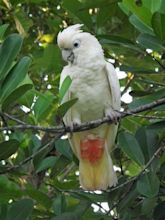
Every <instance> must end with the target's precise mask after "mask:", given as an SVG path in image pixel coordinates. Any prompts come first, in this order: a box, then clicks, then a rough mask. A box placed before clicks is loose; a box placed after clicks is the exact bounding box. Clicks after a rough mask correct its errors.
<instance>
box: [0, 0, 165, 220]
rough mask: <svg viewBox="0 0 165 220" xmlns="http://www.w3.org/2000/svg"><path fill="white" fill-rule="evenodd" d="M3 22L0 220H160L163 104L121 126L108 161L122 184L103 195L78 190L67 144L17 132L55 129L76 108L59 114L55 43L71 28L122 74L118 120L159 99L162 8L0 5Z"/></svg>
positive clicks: (164, 48)
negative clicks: (90, 39)
mask: <svg viewBox="0 0 165 220" xmlns="http://www.w3.org/2000/svg"><path fill="white" fill-rule="evenodd" d="M0 18H1V19H0V24H1V26H0V43H1V46H0V124H1V127H0V129H1V132H0V174H1V175H0V219H1V220H11V219H12V220H13V219H15V220H26V219H34V220H39V219H43V220H46V219H48V220H49V219H51V220H63V219H65V220H66V219H67V220H73V219H75V220H76V219H83V220H88V219H89V220H92V219H93V220H97V219H98V220H103V219H105V220H106V219H121V220H132V219H134V220H143V219H145V220H152V219H154V220H163V219H164V218H165V215H164V209H165V181H164V178H165V164H164V162H165V154H164V153H163V150H164V145H165V140H164V138H165V105H161V106H158V107H156V108H154V109H150V110H147V111H143V112H141V113H140V115H139V114H137V115H130V116H127V117H125V118H123V119H122V120H121V122H120V127H119V131H118V137H117V140H116V147H115V149H114V150H113V152H112V154H113V160H114V164H115V166H116V169H117V175H118V180H119V183H118V185H117V187H115V188H111V189H109V190H107V191H105V192H93V193H92V192H85V191H83V190H82V189H81V188H80V187H79V181H78V173H77V170H78V161H77V159H76V158H75V156H74V155H73V153H72V152H71V150H70V146H69V143H68V141H67V139H60V138H59V136H58V134H55V133H48V132H44V131H40V130H34V129H32V127H31V128H30V129H23V126H24V127H26V125H40V126H43V127H50V126H57V125H60V124H62V122H61V118H62V116H63V115H64V114H65V112H66V111H67V109H68V108H69V107H70V106H71V105H73V104H74V103H75V101H76V100H72V101H71V102H69V103H65V104H63V105H60V99H61V98H62V97H63V95H64V93H65V91H66V89H67V88H68V86H69V84H70V82H69V80H67V81H65V85H63V89H62V90H61V91H59V90H58V83H59V75H60V72H61V70H62V67H63V65H64V63H63V62H62V60H61V55H60V51H59V49H58V47H57V44H56V36H57V34H58V32H59V31H60V30H61V29H63V28H64V27H66V26H68V25H71V24H75V23H83V24H84V30H86V31H89V32H91V33H93V34H94V35H96V36H97V38H98V39H99V41H100V43H101V44H102V46H103V48H104V51H105V56H106V58H107V59H109V62H113V63H114V66H115V67H116V68H117V71H118V72H119V73H118V74H119V76H120V74H121V75H122V76H123V71H124V72H125V77H124V78H122V77H121V79H120V85H121V93H122V95H123V96H122V100H123V102H122V110H123V111H126V110H129V109H134V108H136V107H139V106H142V105H144V104H147V103H151V102H153V101H155V100H158V99H161V98H165V60H164V59H165V53H164V52H165V25H164V24H165V1H163V0H121V1H120V0H96V1H93V0H59V1H58V0H24V1H23V0H0ZM119 70H120V71H119ZM128 94H129V95H130V96H131V97H132V102H131V103H129V104H127V103H126V98H125V97H127V96H128ZM130 96H129V97H130ZM137 116H138V117H137ZM16 125H20V127H21V126H22V129H21V128H18V127H17V129H16ZM7 127H11V128H10V129H7ZM93 207H95V208H94V209H93Z"/></svg>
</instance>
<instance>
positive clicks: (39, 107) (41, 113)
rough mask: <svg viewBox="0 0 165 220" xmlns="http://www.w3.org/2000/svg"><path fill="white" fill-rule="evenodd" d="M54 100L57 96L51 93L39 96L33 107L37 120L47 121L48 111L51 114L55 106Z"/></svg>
mask: <svg viewBox="0 0 165 220" xmlns="http://www.w3.org/2000/svg"><path fill="white" fill-rule="evenodd" d="M54 98H55V96H54V95H53V94H52V93H51V92H49V91H46V92H45V93H44V94H39V97H38V98H37V101H36V102H35V104H34V107H33V110H34V113H35V116H36V119H37V120H41V119H43V118H44V119H45V116H47V115H46V114H47V113H48V111H49V112H50V107H52V105H53V100H54Z"/></svg>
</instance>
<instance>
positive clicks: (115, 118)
mask: <svg viewBox="0 0 165 220" xmlns="http://www.w3.org/2000/svg"><path fill="white" fill-rule="evenodd" d="M105 116H106V117H107V118H109V119H110V120H111V121H112V122H113V123H115V124H117V123H118V122H119V120H120V116H121V115H120V113H119V112H118V111H115V110H114V109H112V108H110V109H107V110H106V112H105Z"/></svg>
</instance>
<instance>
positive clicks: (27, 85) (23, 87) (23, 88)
mask: <svg viewBox="0 0 165 220" xmlns="http://www.w3.org/2000/svg"><path fill="white" fill-rule="evenodd" d="M32 88H33V83H32V81H31V80H30V78H29V77H28V75H27V76H26V77H25V79H24V80H23V82H22V83H21V84H20V85H19V86H18V87H17V88H16V89H15V90H14V91H13V92H12V93H11V94H10V95H9V96H8V97H7V98H6V99H5V100H4V102H3V105H2V109H4V110H5V109H8V107H9V106H10V105H11V104H13V103H14V102H15V101H16V100H17V99H18V98H20V97H21V96H22V95H24V94H25V93H26V92H27V91H28V90H30V89H32Z"/></svg>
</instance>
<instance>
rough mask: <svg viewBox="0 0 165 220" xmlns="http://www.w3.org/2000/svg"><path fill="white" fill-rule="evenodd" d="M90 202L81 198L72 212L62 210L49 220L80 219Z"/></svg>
mask: <svg viewBox="0 0 165 220" xmlns="http://www.w3.org/2000/svg"><path fill="white" fill-rule="evenodd" d="M89 206H90V203H89V202H88V201H85V200H82V201H80V203H79V204H78V205H77V206H75V207H74V212H64V213H62V214H61V215H59V216H57V217H55V218H53V219H51V220H66V219H67V220H77V219H81V218H82V216H83V214H84V213H85V211H86V210H87V209H88V208H89Z"/></svg>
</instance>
